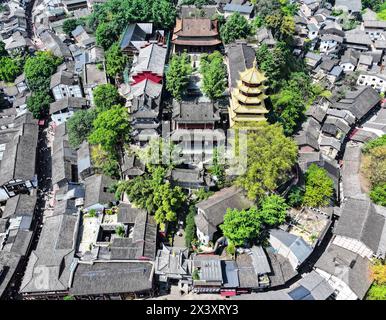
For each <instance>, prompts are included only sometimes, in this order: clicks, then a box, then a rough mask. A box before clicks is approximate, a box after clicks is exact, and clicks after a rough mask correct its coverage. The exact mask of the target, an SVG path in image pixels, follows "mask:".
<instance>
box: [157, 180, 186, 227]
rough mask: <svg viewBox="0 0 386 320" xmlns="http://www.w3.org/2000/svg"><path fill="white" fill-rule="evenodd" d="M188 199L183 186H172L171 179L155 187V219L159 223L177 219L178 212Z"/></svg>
mask: <svg viewBox="0 0 386 320" xmlns="http://www.w3.org/2000/svg"><path fill="white" fill-rule="evenodd" d="M185 201H186V196H185V194H184V193H183V192H182V189H181V187H174V188H172V187H171V185H170V183H169V181H167V182H166V183H163V184H160V185H159V186H158V188H156V189H154V206H155V208H156V211H155V216H154V217H155V220H156V222H157V223H158V224H160V223H165V222H166V221H176V220H177V212H178V210H179V209H180V208H181V207H182V205H183V204H184V202H185Z"/></svg>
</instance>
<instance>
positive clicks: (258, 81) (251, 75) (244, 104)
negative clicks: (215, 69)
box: [229, 61, 268, 128]
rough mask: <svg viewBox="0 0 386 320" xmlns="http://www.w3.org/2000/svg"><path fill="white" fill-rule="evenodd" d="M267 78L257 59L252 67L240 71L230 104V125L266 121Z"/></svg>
mask: <svg viewBox="0 0 386 320" xmlns="http://www.w3.org/2000/svg"><path fill="white" fill-rule="evenodd" d="M265 80H266V78H265V77H264V75H263V74H262V73H261V72H260V71H259V70H258V69H257V67H256V61H255V62H254V63H253V66H252V68H249V69H246V70H244V71H243V72H240V78H239V80H238V81H237V85H236V87H235V88H233V90H232V94H231V101H230V106H229V125H230V127H231V128H232V127H233V126H234V125H235V124H236V123H245V122H255V121H256V122H257V121H264V120H265V114H266V113H268V110H267V109H266V107H265V103H264V100H265V99H266V98H267V95H266V94H265V90H266V89H267V87H266V86H265V85H264V82H265Z"/></svg>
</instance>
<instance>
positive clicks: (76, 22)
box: [63, 19, 84, 35]
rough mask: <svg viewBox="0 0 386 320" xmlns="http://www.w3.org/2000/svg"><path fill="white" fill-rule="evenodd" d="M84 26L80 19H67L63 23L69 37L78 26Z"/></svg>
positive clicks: (64, 30)
mask: <svg viewBox="0 0 386 320" xmlns="http://www.w3.org/2000/svg"><path fill="white" fill-rule="evenodd" d="M82 25H84V23H83V21H82V20H80V19H67V20H66V21H64V22H63V32H64V33H66V34H67V35H71V32H72V31H74V30H75V29H76V27H77V26H82Z"/></svg>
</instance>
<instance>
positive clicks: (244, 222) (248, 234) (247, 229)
mask: <svg viewBox="0 0 386 320" xmlns="http://www.w3.org/2000/svg"><path fill="white" fill-rule="evenodd" d="M260 228H261V221H260V215H259V212H258V211H257V209H256V208H251V209H249V210H241V211H238V210H237V209H228V210H227V212H226V214H225V216H224V223H223V224H222V225H220V229H221V230H222V232H223V234H224V236H225V237H226V238H227V239H228V242H229V243H230V244H233V245H234V246H242V245H244V243H245V242H247V241H249V240H253V239H255V238H256V237H258V236H259V233H260Z"/></svg>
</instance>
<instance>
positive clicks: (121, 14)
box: [87, 0, 176, 49]
mask: <svg viewBox="0 0 386 320" xmlns="http://www.w3.org/2000/svg"><path fill="white" fill-rule="evenodd" d="M175 18H176V8H175V6H174V4H173V3H172V1H169V0H152V1H147V0H108V1H106V2H104V3H102V4H99V5H97V6H94V8H93V12H92V14H91V15H89V16H88V18H87V26H88V27H89V28H91V29H93V30H96V38H97V43H98V44H99V45H101V46H103V47H104V48H105V49H107V48H109V47H110V46H111V45H112V44H113V43H114V42H115V41H117V40H118V39H119V36H120V34H121V32H122V30H124V29H125V27H126V26H127V25H128V24H130V23H135V22H153V23H154V24H155V27H156V28H170V27H172V26H173V24H174V21H175Z"/></svg>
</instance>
